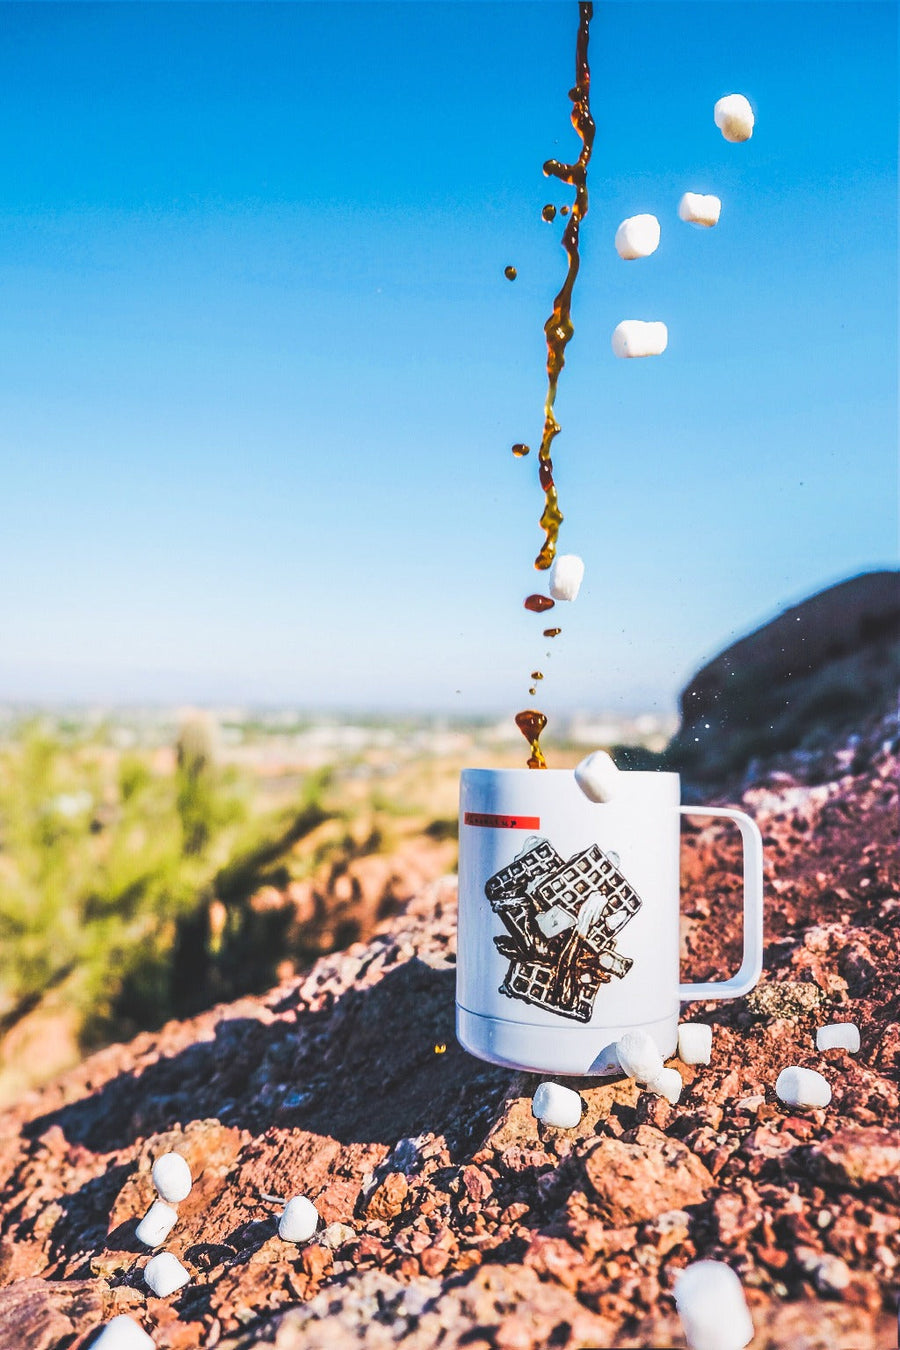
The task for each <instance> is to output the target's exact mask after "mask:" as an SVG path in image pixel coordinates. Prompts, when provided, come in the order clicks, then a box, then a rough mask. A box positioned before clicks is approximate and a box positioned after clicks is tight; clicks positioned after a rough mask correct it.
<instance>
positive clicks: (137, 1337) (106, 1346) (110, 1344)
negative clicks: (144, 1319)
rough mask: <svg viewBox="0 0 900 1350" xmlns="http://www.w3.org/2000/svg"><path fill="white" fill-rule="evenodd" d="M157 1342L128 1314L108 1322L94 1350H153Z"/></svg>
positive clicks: (93, 1347) (95, 1342) (122, 1314)
mask: <svg viewBox="0 0 900 1350" xmlns="http://www.w3.org/2000/svg"><path fill="white" fill-rule="evenodd" d="M155 1345H156V1342H155V1341H154V1340H152V1339H151V1338H150V1337H149V1336H148V1335H147V1333H146V1331H145V1330H144V1328H143V1327H139V1326H138V1324H137V1322H135V1321H134V1319H133V1318H131V1317H129V1316H128V1314H127V1313H120V1314H119V1316H118V1317H114V1318H113V1319H112V1321H111V1322H107V1324H106V1326H105V1327H104V1328H103V1330H102V1331H101V1333H100V1335H99V1336H98V1337H97V1339H96V1340H95V1341H94V1343H93V1346H92V1350H153V1348H154V1346H155Z"/></svg>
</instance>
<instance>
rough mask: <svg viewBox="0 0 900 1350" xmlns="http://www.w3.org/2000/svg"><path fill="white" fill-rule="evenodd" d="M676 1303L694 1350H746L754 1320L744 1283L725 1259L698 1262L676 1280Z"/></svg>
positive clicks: (691, 1349) (750, 1338)
mask: <svg viewBox="0 0 900 1350" xmlns="http://www.w3.org/2000/svg"><path fill="white" fill-rule="evenodd" d="M674 1294H675V1306H676V1308H677V1309H678V1316H679V1317H680V1318H681V1325H682V1327H683V1328H684V1335H685V1339H686V1340H687V1343H688V1345H689V1346H690V1350H744V1346H745V1345H749V1344H750V1342H751V1341H752V1340H753V1330H754V1328H753V1321H752V1319H751V1317H750V1311H749V1309H748V1307H747V1300H746V1299H745V1298H744V1290H743V1288H742V1286H741V1282H740V1280H739V1279H738V1277H737V1275H736V1274H735V1272H734V1271H733V1270H732V1269H731V1267H730V1266H726V1265H725V1263H724V1261H695V1262H694V1263H693V1264H692V1265H690V1266H685V1268H684V1270H683V1271H682V1272H681V1273H680V1275H678V1276H677V1277H676V1279H675V1289H674Z"/></svg>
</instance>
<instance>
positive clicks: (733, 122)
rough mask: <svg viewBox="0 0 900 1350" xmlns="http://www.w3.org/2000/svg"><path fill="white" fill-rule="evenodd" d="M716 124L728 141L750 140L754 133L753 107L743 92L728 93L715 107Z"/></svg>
mask: <svg viewBox="0 0 900 1350" xmlns="http://www.w3.org/2000/svg"><path fill="white" fill-rule="evenodd" d="M713 117H714V118H715V120H716V126H717V127H718V128H719V130H720V131H721V133H722V135H723V136H724V137H725V139H726V141H734V142H737V141H749V139H750V137H751V136H752V135H753V121H754V118H753V109H752V108H751V107H750V104H749V102H748V100H747V99H745V98H744V95H743V94H726V95H725V96H724V98H720V99H719V100H718V102H717V103H716V106H715V108H714V109H713Z"/></svg>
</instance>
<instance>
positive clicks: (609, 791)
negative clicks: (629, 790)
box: [575, 750, 619, 802]
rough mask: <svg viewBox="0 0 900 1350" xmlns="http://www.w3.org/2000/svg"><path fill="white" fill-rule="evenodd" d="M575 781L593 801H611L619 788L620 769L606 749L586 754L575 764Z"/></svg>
mask: <svg viewBox="0 0 900 1350" xmlns="http://www.w3.org/2000/svg"><path fill="white" fill-rule="evenodd" d="M575 782H576V783H577V784H578V786H579V787H580V788H581V790H582V792H583V793H584V795H585V796H586V797H587V798H589V799H590V801H592V802H611V801H612V799H613V797H615V795H616V793H617V792H618V790H619V770H618V769H617V768H616V766H615V763H614V761H613V758H612V756H611V755H608V754H607V753H606V751H605V750H595V751H594V752H593V753H592V754H590V755H585V757H584V759H583V760H581V762H580V763H579V764H576V765H575Z"/></svg>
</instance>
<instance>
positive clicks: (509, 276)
mask: <svg viewBox="0 0 900 1350" xmlns="http://www.w3.org/2000/svg"><path fill="white" fill-rule="evenodd" d="M503 275H504V276H505V277H506V280H507V281H515V279H516V277H517V276H518V275H519V274H518V272H517V271H516V269H515V268H514V267H504V269H503Z"/></svg>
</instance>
